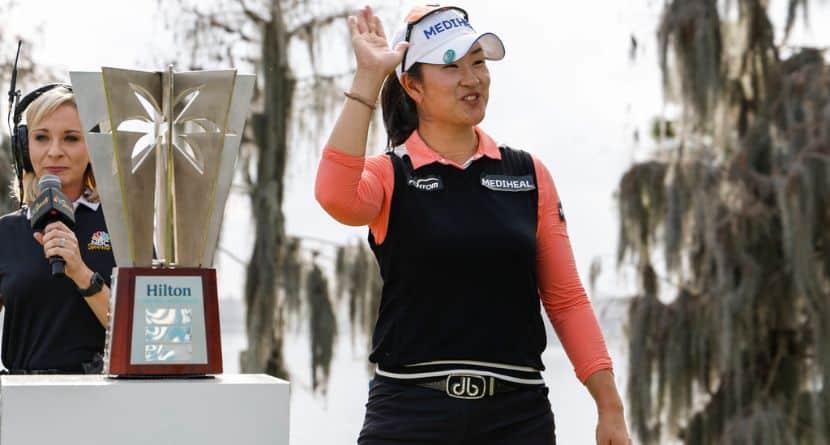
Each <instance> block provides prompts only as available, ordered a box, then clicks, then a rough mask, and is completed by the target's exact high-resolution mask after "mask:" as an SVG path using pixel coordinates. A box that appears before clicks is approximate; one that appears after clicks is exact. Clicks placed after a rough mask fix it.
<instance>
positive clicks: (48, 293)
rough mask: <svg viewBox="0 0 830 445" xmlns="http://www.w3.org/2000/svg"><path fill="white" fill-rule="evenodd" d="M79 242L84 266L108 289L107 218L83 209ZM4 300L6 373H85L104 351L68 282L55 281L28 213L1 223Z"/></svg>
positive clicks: (111, 262)
mask: <svg viewBox="0 0 830 445" xmlns="http://www.w3.org/2000/svg"><path fill="white" fill-rule="evenodd" d="M75 223H76V227H75V236H76V237H77V238H78V244H79V245H80V251H81V257H82V258H83V260H84V263H86V265H87V266H88V267H89V268H90V269H92V270H93V271H96V272H98V273H100V274H101V275H103V276H104V277H105V279H106V281H107V283H109V278H110V275H111V274H112V268H113V267H114V266H115V259H114V258H113V255H112V250H111V247H110V243H109V238H108V235H104V234H105V233H107V227H106V224H105V223H104V212H103V209H102V208H101V207H100V206H99V207H98V210H97V211H93V210H92V209H89V208H87V207H85V206H84V205H79V206H78V209H77V210H76V211H75ZM0 295H2V296H3V303H4V305H5V318H4V321H3V364H4V365H5V366H6V368H8V369H15V370H16V369H20V370H47V369H56V370H62V371H71V372H83V370H84V369H83V366H82V364H84V363H88V362H91V361H92V360H93V357H94V355H95V354H96V353H101V352H103V349H104V332H105V330H104V328H103V327H102V326H101V324H100V323H99V322H98V319H97V318H96V317H95V314H94V313H93V312H92V309H91V308H90V307H89V305H88V304H87V303H86V301H84V297H82V296H81V295H80V294H79V293H78V291H77V288H76V287H75V283H73V282H72V280H70V279H68V278H52V276H51V275H50V273H49V262H48V260H47V259H46V258H44V256H43V247H42V246H41V245H40V244H38V242H37V241H36V240H35V239H34V238H33V237H32V228H31V225H30V223H29V220H28V219H27V218H26V214H25V211H18V212H15V213H12V214H9V215H6V216H4V217H2V218H0Z"/></svg>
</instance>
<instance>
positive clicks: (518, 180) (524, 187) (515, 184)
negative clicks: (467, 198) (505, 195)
mask: <svg viewBox="0 0 830 445" xmlns="http://www.w3.org/2000/svg"><path fill="white" fill-rule="evenodd" d="M481 185H483V186H485V187H487V188H488V189H490V190H495V191H498V192H526V191H529V190H535V189H536V182H535V181H534V180H533V176H532V175H525V176H504V175H483V176H482V177H481Z"/></svg>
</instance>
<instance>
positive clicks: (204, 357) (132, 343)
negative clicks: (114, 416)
mask: <svg viewBox="0 0 830 445" xmlns="http://www.w3.org/2000/svg"><path fill="white" fill-rule="evenodd" d="M112 283H113V286H112V289H111V292H112V294H111V296H110V315H109V326H108V328H107V340H106V347H105V354H104V373H105V374H109V375H111V376H117V377H138V378H140V377H150V376H153V377H159V376H164V377H194V376H205V375H208V374H221V373H222V347H221V337H220V328H219V301H218V296H217V289H216V270H215V269H202V268H182V269H170V268H149V267H116V268H115V269H114V270H113V281H112Z"/></svg>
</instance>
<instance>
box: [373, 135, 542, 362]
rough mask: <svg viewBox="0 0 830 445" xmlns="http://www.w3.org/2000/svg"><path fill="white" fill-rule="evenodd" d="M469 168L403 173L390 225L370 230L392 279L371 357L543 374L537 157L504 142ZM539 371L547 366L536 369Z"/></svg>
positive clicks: (396, 161)
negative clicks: (378, 235) (380, 232)
mask: <svg viewBox="0 0 830 445" xmlns="http://www.w3.org/2000/svg"><path fill="white" fill-rule="evenodd" d="M499 150H500V152H501V159H491V158H489V157H483V158H481V159H479V160H477V161H475V162H473V163H472V164H470V165H469V166H468V167H467V168H465V169H464V170H460V169H458V168H455V167H453V166H449V165H443V164H440V163H431V164H428V165H425V166H422V167H420V168H418V169H415V168H413V164H412V160H411V158H410V156H409V155H408V154H404V155H403V156H398V155H397V154H395V153H389V157H390V159H391V161H392V165H393V169H394V177H395V179H394V181H395V185H394V187H395V188H394V194H393V195H392V200H391V207H390V216H389V227H388V232H387V234H386V239H385V240H384V241H383V243H382V244H377V243H376V242H375V239H374V236H373V235H372V234H371V232H370V234H369V244H370V246H371V248H372V250H373V251H374V253H375V256H376V257H377V260H378V264H379V266H380V273H381V276H382V277H383V295H382V299H381V303H380V310H379V315H378V322H377V325H376V328H375V332H374V337H373V345H374V348H373V351H372V354H371V356H370V360H371V361H373V362H375V363H377V364H378V365H379V367H380V368H382V369H383V370H386V371H395V372H411V369H408V368H406V365H407V364H413V363H423V362H436V361H446V362H459V363H460V362H464V361H479V362H491V363H498V364H509V365H518V366H522V367H527V368H528V369H535V370H542V369H544V366H543V364H542V361H541V353H542V351H543V350H544V348H545V344H546V338H545V330H544V325H543V322H542V318H541V315H540V300H539V294H538V290H537V289H538V285H537V281H536V227H537V209H538V191H537V189H536V171H535V169H534V166H533V159H532V157H531V156H530V155H529V154H528V153H526V152H523V151H519V150H513V149H510V148H507V147H500V148H499ZM534 375H537V376H538V372H537V373H534Z"/></svg>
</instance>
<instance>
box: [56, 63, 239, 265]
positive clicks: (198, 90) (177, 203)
mask: <svg viewBox="0 0 830 445" xmlns="http://www.w3.org/2000/svg"><path fill="white" fill-rule="evenodd" d="M70 78H71V80H72V87H73V91H74V93H75V96H76V101H77V104H78V111H79V113H80V115H81V123H82V125H83V126H84V132H85V136H86V139H87V144H88V146H89V152H90V160H91V162H92V167H93V169H94V171H95V179H96V181H97V186H98V192H99V195H100V197H101V201H102V203H103V208H104V215H105V218H106V221H107V228H108V230H109V232H110V239H111V242H112V248H113V254H114V255H115V261H116V264H117V265H118V266H121V267H127V266H134V267H150V266H152V265H154V264H155V265H161V266H163V267H210V266H212V264H213V257H214V253H215V251H216V246H217V243H218V240H219V228H220V226H221V221H222V215H223V213H224V207H225V201H226V200H227V197H228V192H229V191H230V185H231V180H232V179H233V174H234V167H235V164H236V159H237V156H238V154H239V145H240V142H241V141H242V131H243V129H244V127H245V118H246V116H247V113H248V106H249V104H250V100H251V95H252V92H253V87H254V81H255V77H254V76H253V75H244V74H237V73H236V71H235V70H220V71H190V72H174V71H173V69H172V67H170V68H169V69H168V70H167V71H163V72H148V71H133V70H124V69H118V68H102V69H101V72H71V73H70ZM154 254H155V255H154ZM154 258H155V260H154Z"/></svg>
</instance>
